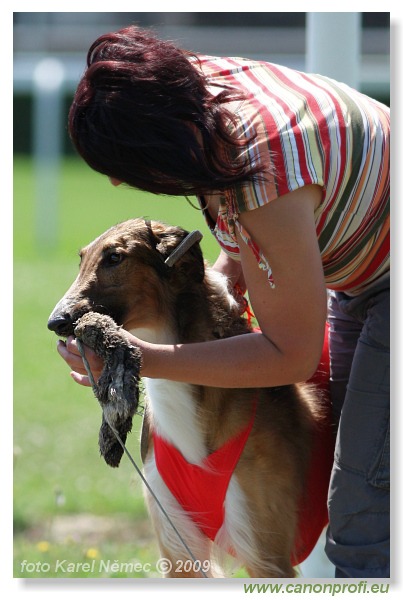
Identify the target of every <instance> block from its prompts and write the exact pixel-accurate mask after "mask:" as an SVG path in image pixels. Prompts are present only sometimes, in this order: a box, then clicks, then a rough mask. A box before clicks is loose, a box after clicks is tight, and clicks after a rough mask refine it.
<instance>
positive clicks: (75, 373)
mask: <svg viewBox="0 0 403 600" xmlns="http://www.w3.org/2000/svg"><path fill="white" fill-rule="evenodd" d="M57 351H58V353H59V354H60V356H61V357H62V358H63V360H64V361H65V362H66V363H67V364H68V365H69V367H70V369H71V370H72V373H71V376H72V378H73V379H74V381H76V382H77V383H78V384H80V385H84V386H87V387H90V386H91V383H90V381H89V378H88V375H87V371H86V368H85V366H84V363H83V360H82V357H81V354H80V352H79V350H78V347H77V343H76V340H75V338H74V337H73V336H69V337H68V338H67V339H66V341H65V342H64V341H62V340H59V341H58V344H57ZM85 357H86V359H87V361H88V363H89V365H90V368H91V372H92V374H93V377H94V379H95V381H98V379H99V376H100V375H101V372H102V369H103V361H102V359H101V358H99V356H97V355H96V354H95V352H94V351H93V350H91V348H88V347H87V346H85Z"/></svg>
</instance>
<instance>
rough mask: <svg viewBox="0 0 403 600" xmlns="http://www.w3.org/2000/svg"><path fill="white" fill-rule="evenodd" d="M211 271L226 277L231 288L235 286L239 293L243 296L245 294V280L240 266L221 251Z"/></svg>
mask: <svg viewBox="0 0 403 600" xmlns="http://www.w3.org/2000/svg"><path fill="white" fill-rule="evenodd" d="M213 269H214V270H215V271H218V272H219V273H222V274H223V275H225V276H226V277H228V280H229V284H230V286H231V287H232V288H235V287H236V286H237V288H238V290H239V292H240V293H241V294H242V295H243V294H245V292H246V284H245V278H244V276H243V272H242V265H241V263H240V262H236V261H235V260H233V259H232V258H230V257H229V256H228V254H226V253H225V252H224V250H221V252H220V254H219V256H218V258H217V260H216V261H215V263H214V265H213Z"/></svg>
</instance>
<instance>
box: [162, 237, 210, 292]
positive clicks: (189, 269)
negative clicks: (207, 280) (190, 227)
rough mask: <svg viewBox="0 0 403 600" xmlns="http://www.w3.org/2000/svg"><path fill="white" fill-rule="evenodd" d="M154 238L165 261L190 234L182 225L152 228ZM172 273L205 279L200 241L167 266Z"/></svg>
mask: <svg viewBox="0 0 403 600" xmlns="http://www.w3.org/2000/svg"><path fill="white" fill-rule="evenodd" d="M152 235H153V236H154V240H158V243H156V245H155V249H156V250H157V251H158V252H159V253H160V255H161V256H162V258H163V260H164V263H165V261H166V260H167V259H168V257H169V256H170V255H171V254H172V253H173V252H174V251H175V250H176V248H177V247H178V246H179V244H180V243H181V242H182V241H183V240H184V239H185V238H186V236H188V235H189V232H188V231H185V230H184V229H181V228H180V227H168V226H165V227H163V228H161V229H160V228H157V227H154V228H152ZM167 268H168V269H169V271H170V272H171V274H172V275H176V276H183V277H185V278H187V280H188V281H196V282H201V281H203V279H204V260H203V254H202V250H201V247H200V243H199V242H195V243H193V244H192V246H190V248H188V249H187V250H186V252H185V253H184V254H183V256H181V257H180V258H178V259H177V260H176V261H175V263H174V264H172V266H169V267H168V266H167Z"/></svg>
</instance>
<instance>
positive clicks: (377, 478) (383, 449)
mask: <svg viewBox="0 0 403 600" xmlns="http://www.w3.org/2000/svg"><path fill="white" fill-rule="evenodd" d="M379 441H380V442H381V443H380V444H379V445H378V452H377V454H376V455H375V456H374V462H373V464H372V467H371V468H370V470H369V472H368V481H369V483H371V484H372V485H373V486H375V487H378V488H382V489H384V490H389V489H390V419H389V418H388V420H387V426H386V431H385V433H384V435H383V436H382V438H381V439H380V440H379Z"/></svg>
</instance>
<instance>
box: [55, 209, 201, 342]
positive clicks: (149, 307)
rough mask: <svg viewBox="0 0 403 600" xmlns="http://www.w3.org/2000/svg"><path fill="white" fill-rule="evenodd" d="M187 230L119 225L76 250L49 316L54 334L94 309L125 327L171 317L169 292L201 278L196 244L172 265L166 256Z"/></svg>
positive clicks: (68, 332) (68, 328)
mask: <svg viewBox="0 0 403 600" xmlns="http://www.w3.org/2000/svg"><path fill="white" fill-rule="evenodd" d="M187 234H188V232H187V231H185V230H183V229H181V228H180V227H173V226H169V225H165V224H163V223H160V222H158V221H145V220H144V219H133V220H129V221H125V222H123V223H120V224H118V225H116V226H114V227H112V228H111V229H109V230H108V231H106V232H105V233H104V234H102V235H101V236H99V237H98V238H96V239H95V240H94V241H93V242H91V243H90V244H89V245H88V246H86V247H85V248H83V249H82V250H81V252H80V258H81V262H80V270H79V273H78V276H77V278H76V280H75V281H74V282H73V284H72V286H71V287H70V288H69V290H68V291H67V292H66V294H65V295H64V296H63V298H62V299H61V300H60V301H59V302H58V304H57V305H56V307H55V308H54V310H53V312H52V314H51V315H50V317H49V321H48V328H49V329H50V330H51V331H54V332H55V333H56V334H57V335H59V336H62V337H66V336H68V335H72V334H73V330H74V323H75V322H76V321H77V320H78V319H79V318H80V317H81V316H82V315H84V314H85V313H87V312H89V311H95V312H99V313H103V314H107V315H109V316H111V317H112V318H113V319H114V320H115V321H116V323H118V324H119V325H121V326H123V327H124V328H125V329H128V330H130V329H135V328H150V327H151V328H155V327H156V326H158V324H161V325H163V320H164V319H165V320H166V319H167V318H169V311H168V307H169V302H170V300H171V299H172V294H173V290H175V291H176V292H178V290H180V289H185V288H186V289H187V290H189V289H190V288H191V286H192V284H194V285H200V283H201V282H202V281H203V279H204V261H203V256H202V252H201V249H200V245H199V243H195V244H193V245H192V246H191V248H190V249H189V250H188V251H187V252H186V253H185V254H184V255H183V256H182V257H180V258H179V259H178V260H177V262H175V264H174V265H173V266H168V265H167V264H166V262H165V261H166V259H167V258H168V257H169V256H170V255H171V254H172V252H173V251H174V250H175V249H176V248H177V247H178V245H179V244H180V243H181V242H182V241H183V240H184V238H185V237H186V236H187Z"/></svg>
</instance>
